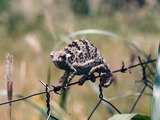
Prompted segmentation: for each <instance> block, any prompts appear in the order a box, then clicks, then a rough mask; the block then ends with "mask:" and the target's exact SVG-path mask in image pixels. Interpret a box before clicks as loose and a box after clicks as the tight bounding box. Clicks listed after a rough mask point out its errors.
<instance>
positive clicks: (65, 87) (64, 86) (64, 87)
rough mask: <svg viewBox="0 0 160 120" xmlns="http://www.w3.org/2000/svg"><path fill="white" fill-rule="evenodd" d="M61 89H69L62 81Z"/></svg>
mask: <svg viewBox="0 0 160 120" xmlns="http://www.w3.org/2000/svg"><path fill="white" fill-rule="evenodd" d="M62 89H63V91H66V90H68V89H69V87H68V83H63V84H62Z"/></svg>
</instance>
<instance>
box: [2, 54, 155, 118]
mask: <svg viewBox="0 0 160 120" xmlns="http://www.w3.org/2000/svg"><path fill="white" fill-rule="evenodd" d="M138 59H139V63H138V64H135V65H131V66H129V67H125V64H124V62H122V67H121V68H120V69H118V70H114V71H113V72H112V73H117V72H121V73H126V72H127V71H129V72H130V69H132V68H135V67H138V66H141V67H142V81H143V82H144V87H143V89H142V91H141V93H140V95H139V96H138V97H137V99H136V101H135V102H134V104H133V106H132V108H131V110H130V112H129V113H132V111H133V110H134V108H135V106H136V105H137V103H138V101H139V99H140V98H141V96H142V94H143V92H144V90H145V89H146V87H149V88H150V89H151V90H153V88H152V86H151V85H150V81H149V80H148V78H147V75H146V68H147V67H148V64H149V63H153V62H155V61H156V59H153V60H151V59H150V55H149V56H148V57H147V61H146V62H142V60H141V58H140V57H138ZM130 73H131V72H130ZM97 77H99V76H97ZM86 81H87V80H86ZM41 83H42V84H43V85H44V86H45V91H42V92H38V93H34V94H31V95H28V96H25V97H21V98H18V99H14V100H10V101H5V102H1V103H0V105H5V104H10V103H14V102H18V101H21V100H25V99H28V98H31V97H34V96H37V95H41V94H46V106H47V115H48V116H47V120H49V119H50V118H53V119H55V120H59V119H58V118H56V117H54V116H52V115H51V110H50V93H51V92H54V93H56V94H59V95H60V94H61V93H60V90H61V89H63V86H61V85H60V86H54V85H52V87H53V89H51V90H50V89H49V87H48V85H46V84H44V83H43V82H42V81H41ZM76 84H79V81H77V82H73V83H69V84H68V86H67V87H70V86H73V85H76ZM99 99H100V100H99V102H98V103H97V104H96V106H95V108H94V109H93V110H92V112H91V113H90V115H89V117H88V120H90V118H91V116H92V115H93V113H94V112H95V111H96V109H97V108H98V106H99V105H100V103H101V102H102V101H104V102H106V103H108V104H109V105H110V106H111V107H112V108H114V109H115V110H116V111H117V112H118V113H119V114H121V112H120V111H119V110H118V109H117V108H116V107H115V106H114V105H113V104H111V103H110V102H109V101H107V100H105V99H104V98H103V92H102V86H101V85H99Z"/></svg>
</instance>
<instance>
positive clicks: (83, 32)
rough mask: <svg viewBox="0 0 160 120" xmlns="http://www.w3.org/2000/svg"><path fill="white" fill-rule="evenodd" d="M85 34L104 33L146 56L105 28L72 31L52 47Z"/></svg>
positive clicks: (127, 41)
mask: <svg viewBox="0 0 160 120" xmlns="http://www.w3.org/2000/svg"><path fill="white" fill-rule="evenodd" d="M85 34H98V35H106V36H110V37H114V38H116V40H120V41H122V42H124V43H125V44H127V45H130V46H132V47H133V48H135V49H136V50H137V51H138V52H140V53H142V54H143V55H145V56H146V54H145V52H144V51H142V50H141V49H139V48H138V47H137V46H136V45H135V44H134V43H133V42H132V41H131V40H128V39H126V38H124V37H122V36H120V35H117V34H115V33H114V32H110V31H106V30H98V29H85V30H80V31H76V32H72V33H71V34H69V35H67V36H66V37H65V38H64V39H62V40H60V42H59V43H57V44H56V45H55V47H54V49H57V48H59V47H60V46H61V45H62V44H63V43H64V42H66V41H67V40H70V38H72V37H74V36H77V35H85Z"/></svg>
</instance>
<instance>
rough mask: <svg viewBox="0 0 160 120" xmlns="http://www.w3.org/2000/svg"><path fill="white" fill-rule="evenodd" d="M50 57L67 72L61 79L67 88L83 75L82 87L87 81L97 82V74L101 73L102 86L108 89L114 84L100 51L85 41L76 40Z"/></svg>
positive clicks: (53, 52)
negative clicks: (71, 82) (75, 78)
mask: <svg viewBox="0 0 160 120" xmlns="http://www.w3.org/2000/svg"><path fill="white" fill-rule="evenodd" d="M50 56H51V58H52V61H53V63H54V64H55V65H56V66H57V67H58V68H60V69H63V70H65V73H64V75H63V76H62V77H61V79H60V82H63V86H65V87H66V86H67V84H68V83H69V82H70V81H71V80H72V78H73V77H74V76H75V75H83V76H82V78H80V83H79V84H80V85H82V84H83V83H84V82H85V80H86V79H90V80H91V81H92V82H95V80H96V78H97V76H95V75H94V73H95V72H97V73H99V76H98V77H100V84H101V86H103V87H107V86H109V85H110V84H111V83H112V78H113V75H112V73H111V70H110V68H109V67H108V65H107V64H106V62H105V60H104V59H103V57H102V56H101V54H100V52H99V50H98V49H97V48H96V47H95V46H94V45H93V44H92V43H90V42H89V41H87V40H85V39H79V40H74V41H73V42H71V43H70V44H68V45H67V46H66V47H65V48H64V49H63V50H60V51H52V52H51V53H50Z"/></svg>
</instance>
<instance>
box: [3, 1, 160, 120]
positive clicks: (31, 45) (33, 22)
mask: <svg viewBox="0 0 160 120" xmlns="http://www.w3.org/2000/svg"><path fill="white" fill-rule="evenodd" d="M26 2H27V3H26ZM20 4H21V5H20V6H17V3H16V2H15V3H14V2H12V7H11V8H12V11H11V13H10V14H9V15H7V16H6V18H5V17H4V16H3V17H4V20H5V19H9V18H10V16H11V15H14V14H15V13H16V12H17V11H21V12H20V14H22V15H23V17H24V18H23V19H24V20H23V19H20V20H19V19H18V20H19V22H18V21H17V22H16V21H14V22H15V23H14V24H15V25H17V26H15V28H14V29H13V30H12V31H10V30H9V25H7V23H3V25H2V26H3V27H2V28H1V29H0V31H1V33H3V34H2V35H0V66H1V67H0V90H1V91H3V90H6V88H5V77H4V75H5V67H6V65H5V62H4V61H5V56H6V54H7V53H8V52H9V53H11V54H12V55H13V56H14V71H13V79H14V86H13V91H14V92H15V93H18V94H21V95H24V96H26V95H28V94H33V93H36V92H38V91H42V90H44V89H45V88H44V87H43V86H42V85H41V84H40V82H39V79H42V80H44V81H45V82H46V83H47V74H48V72H47V71H48V67H49V66H51V81H50V83H51V84H54V85H59V83H58V79H59V78H60V76H61V75H62V73H63V72H62V71H61V70H59V69H57V68H56V67H55V66H54V65H53V64H52V62H51V60H50V57H49V53H50V51H52V49H53V47H54V46H56V45H57V43H58V42H59V40H60V39H63V38H64V36H66V35H67V34H69V33H72V32H74V31H77V30H82V29H90V28H94V29H102V30H108V31H112V32H113V33H117V34H119V35H121V36H124V37H125V38H127V39H129V40H131V41H132V42H133V43H134V44H136V45H137V46H138V47H139V48H140V49H141V50H143V51H145V53H146V54H150V53H152V58H155V57H156V54H155V53H156V51H157V48H158V43H159V38H160V34H159V33H158V30H159V28H160V23H159V16H158V15H157V14H158V13H157V12H158V10H156V8H155V9H154V8H150V7H152V6H149V7H147V8H144V9H142V10H141V9H139V10H131V11H129V12H126V13H124V11H121V12H116V13H114V14H113V15H111V16H110V15H108V14H107V13H104V14H103V15H101V14H93V15H90V16H78V15H75V14H73V12H72V10H71V8H70V7H69V3H68V2H67V1H65V2H64V1H62V0H59V1H55V0H53V1H51V0H47V1H45V2H44V1H42V0H41V1H31V0H29V1H24V0H22V1H21V2H20ZM15 6H16V8H15ZM150 9H153V11H151V12H152V13H149V11H150ZM20 16H21V15H20ZM10 27H11V26H10ZM10 29H11V28H10ZM81 37H83V38H86V39H88V40H90V41H91V42H93V43H94V44H95V45H96V46H97V47H98V48H99V49H100V51H101V53H102V55H103V56H104V58H105V59H106V61H107V62H108V63H109V64H110V66H111V68H112V69H113V70H115V69H119V68H120V67H121V61H124V62H125V64H126V66H128V65H130V64H131V62H130V59H131V55H132V54H133V53H134V55H135V56H136V57H137V56H142V55H141V54H140V53H138V52H137V51H136V50H134V49H133V48H132V47H129V46H127V45H126V44H125V43H123V42H120V41H116V40H115V39H116V38H113V37H110V36H103V35H94V34H93V35H79V36H77V37H73V39H77V38H81ZM64 46H65V44H63V45H61V46H60V48H63V47H64ZM142 57H143V56H142ZM137 62H138V61H137V60H135V61H134V63H137ZM115 77H116V83H115V84H113V85H111V86H110V87H109V88H106V89H105V90H104V94H105V95H106V96H107V97H108V98H112V97H115V96H121V95H125V94H130V93H134V92H139V91H140V90H136V88H137V87H138V86H140V84H139V83H135V81H134V80H137V79H138V80H139V79H141V70H140V69H139V68H135V69H134V70H133V71H132V74H129V73H126V74H121V73H118V74H116V75H115ZM76 80H77V77H76V78H75V79H74V80H73V81H76ZM97 83H98V82H97ZM1 91H0V96H1V97H0V102H2V101H6V100H7V97H6V94H5V95H3V94H2V93H1ZM149 92H150V91H149ZM51 96H52V100H53V101H54V102H55V104H56V108H58V107H59V106H58V104H59V101H60V96H59V95H55V94H54V93H52V94H51ZM13 98H14V99H15V98H16V97H15V96H14V97H13ZM31 100H33V101H35V102H36V103H38V104H39V105H40V106H42V107H44V104H45V96H43V95H42V96H40V97H37V98H33V99H31ZM134 100H135V97H130V98H124V99H120V100H114V101H113V102H112V103H113V104H114V105H115V106H116V107H117V108H118V109H120V110H121V111H122V112H123V113H126V112H128V111H129V109H130V107H131V105H132V103H133V102H134ZM128 101H130V102H128ZM97 102H98V95H97V94H96V93H95V92H94V91H93V89H92V88H91V87H90V86H88V85H87V84H85V85H84V86H82V87H80V86H77V85H75V86H73V87H72V88H70V90H69V93H68V97H67V104H66V106H67V108H66V109H67V110H66V111H62V110H61V109H60V108H59V109H58V110H57V109H56V108H55V106H54V104H52V112H53V113H54V112H55V113H56V115H57V116H63V114H65V116H68V119H76V120H83V119H84V120H85V119H86V118H87V117H88V116H89V114H90V112H91V111H92V110H93V108H94V107H95V105H96V103H97ZM150 103H151V97H148V96H144V97H143V98H142V99H141V101H140V103H139V104H138V106H137V107H136V109H135V112H140V113H144V114H148V115H150ZM12 106H13V109H12V117H13V118H14V119H16V120H29V119H34V120H36V119H37V120H39V119H44V120H45V119H46V116H44V114H41V112H40V110H37V109H36V108H35V107H33V106H31V105H30V104H29V103H27V102H25V101H20V102H17V103H14V104H12ZM144 107H145V109H144ZM7 111H8V108H7V106H6V105H5V106H0V116H1V119H4V120H7V119H9V116H8V114H7ZM26 113H27V116H26ZM61 113H62V114H61ZM108 117H110V114H106V109H105V107H104V106H103V104H102V105H100V107H99V108H98V109H97V111H96V113H95V114H94V116H93V118H94V119H107V118H108ZM66 118H67V117H66ZM62 119H65V118H62Z"/></svg>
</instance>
